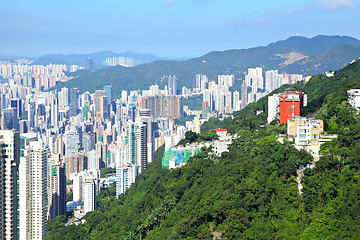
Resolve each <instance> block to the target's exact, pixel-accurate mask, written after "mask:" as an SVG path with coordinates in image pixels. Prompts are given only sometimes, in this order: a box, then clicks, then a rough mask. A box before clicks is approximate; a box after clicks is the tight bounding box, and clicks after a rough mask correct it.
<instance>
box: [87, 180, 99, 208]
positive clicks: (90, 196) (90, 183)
mask: <svg viewBox="0 0 360 240" xmlns="http://www.w3.org/2000/svg"><path fill="white" fill-rule="evenodd" d="M96 187H97V186H96V181H95V179H94V178H92V177H86V178H85V180H84V212H85V213H88V212H92V211H94V210H95V208H96Z"/></svg>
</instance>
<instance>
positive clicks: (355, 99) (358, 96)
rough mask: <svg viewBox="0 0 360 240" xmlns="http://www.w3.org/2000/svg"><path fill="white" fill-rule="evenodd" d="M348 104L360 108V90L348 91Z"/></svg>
mask: <svg viewBox="0 0 360 240" xmlns="http://www.w3.org/2000/svg"><path fill="white" fill-rule="evenodd" d="M347 95H348V102H349V105H350V106H351V107H354V108H360V89H350V90H348V91H347Z"/></svg>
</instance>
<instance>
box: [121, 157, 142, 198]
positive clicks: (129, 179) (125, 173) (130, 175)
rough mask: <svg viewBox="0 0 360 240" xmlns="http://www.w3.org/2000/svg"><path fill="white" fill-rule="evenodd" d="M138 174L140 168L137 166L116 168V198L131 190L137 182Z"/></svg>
mask: <svg viewBox="0 0 360 240" xmlns="http://www.w3.org/2000/svg"><path fill="white" fill-rule="evenodd" d="M137 174H138V168H137V166H136V165H135V164H130V165H124V166H121V167H117V168H116V198H119V195H120V194H124V193H125V191H126V190H127V189H128V188H130V186H131V184H132V183H134V182H135V178H136V177H137Z"/></svg>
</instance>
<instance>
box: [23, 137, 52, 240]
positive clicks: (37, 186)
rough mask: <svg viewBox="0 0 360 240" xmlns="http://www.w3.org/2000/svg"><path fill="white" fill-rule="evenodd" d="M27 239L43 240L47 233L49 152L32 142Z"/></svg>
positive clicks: (29, 168)
mask: <svg viewBox="0 0 360 240" xmlns="http://www.w3.org/2000/svg"><path fill="white" fill-rule="evenodd" d="M27 183H28V185H27V189H26V202H27V209H26V218H27V226H26V227H27V230H26V233H27V239H43V238H44V237H45V235H46V231H47V216H46V215H47V150H46V149H45V148H44V146H43V144H42V142H41V141H34V142H30V149H29V152H28V159H27Z"/></svg>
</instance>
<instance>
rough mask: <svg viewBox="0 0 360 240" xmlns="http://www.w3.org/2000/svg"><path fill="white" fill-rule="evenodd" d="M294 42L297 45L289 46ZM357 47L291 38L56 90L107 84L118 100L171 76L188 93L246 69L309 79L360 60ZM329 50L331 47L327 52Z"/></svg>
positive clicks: (86, 75)
mask: <svg viewBox="0 0 360 240" xmlns="http://www.w3.org/2000/svg"><path fill="white" fill-rule="evenodd" d="M294 41H295V42H296V43H293V42H294ZM358 42H359V41H358V40H356V39H353V38H349V37H325V36H319V37H315V38H312V39H307V38H302V37H300V38H299V37H296V38H289V39H288V40H285V41H283V42H281V43H279V42H278V43H274V44H270V45H269V46H266V47H256V48H250V49H240V50H237V49H233V50H227V51H222V52H219V51H215V52H210V53H208V54H206V55H204V56H202V57H199V58H193V59H189V60H184V61H164V60H162V61H155V62H151V63H148V64H142V65H138V66H136V67H134V68H121V67H113V68H108V69H100V70H96V71H95V72H87V71H79V72H76V73H72V74H69V75H70V76H76V78H74V79H73V80H70V81H68V82H66V83H60V84H59V85H58V86H56V87H55V88H57V89H59V88H61V87H63V86H67V87H78V88H79V89H80V90H81V91H86V90H89V91H91V92H93V91H94V90H95V89H96V88H95V87H100V88H101V87H102V86H104V85H106V84H112V86H113V89H114V94H113V95H114V96H115V97H119V92H120V91H121V90H133V89H147V88H148V87H149V86H150V85H153V84H158V85H160V87H163V86H164V85H165V84H167V82H166V76H169V75H176V76H178V78H179V83H178V86H183V85H185V86H187V87H190V88H192V85H193V79H194V78H195V75H196V74H199V73H200V74H206V75H207V76H208V77H209V79H210V80H215V81H217V75H220V74H234V75H235V76H236V78H242V79H243V78H244V73H246V71H247V69H248V68H250V67H263V68H264V70H269V69H279V70H280V72H286V73H302V74H304V75H313V74H319V73H323V72H326V71H333V70H338V69H340V68H342V67H343V66H344V65H345V64H346V63H348V62H350V61H351V60H353V59H357V58H359V57H360V52H359V48H360V46H354V45H359V44H358ZM340 43H352V44H354V45H340ZM299 46H300V47H299ZM309 46H310V47H311V48H312V49H325V50H326V51H323V52H321V53H319V54H316V55H311V56H310V55H306V54H304V53H305V52H307V51H308V50H306V51H305V50H304V51H302V50H301V49H306V48H308V47H309ZM332 46H335V47H333V48H331V49H329V48H330V47H332ZM290 47H291V48H290ZM296 47H298V48H299V49H300V50H298V49H296ZM328 49H329V50H328ZM311 51H312V52H314V51H313V50H311ZM88 83H90V84H88Z"/></svg>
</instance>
